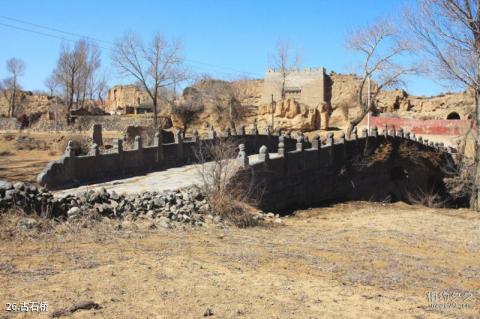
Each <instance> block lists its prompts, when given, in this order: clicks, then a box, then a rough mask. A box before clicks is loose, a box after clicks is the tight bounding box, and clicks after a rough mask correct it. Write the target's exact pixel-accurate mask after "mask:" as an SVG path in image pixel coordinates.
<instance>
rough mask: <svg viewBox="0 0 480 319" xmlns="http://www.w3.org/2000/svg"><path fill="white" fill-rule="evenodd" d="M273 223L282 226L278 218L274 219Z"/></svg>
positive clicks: (281, 221)
mask: <svg viewBox="0 0 480 319" xmlns="http://www.w3.org/2000/svg"><path fill="white" fill-rule="evenodd" d="M273 222H274V223H275V224H277V225H281V224H283V220H282V219H281V218H278V217H277V218H275V220H274V221H273Z"/></svg>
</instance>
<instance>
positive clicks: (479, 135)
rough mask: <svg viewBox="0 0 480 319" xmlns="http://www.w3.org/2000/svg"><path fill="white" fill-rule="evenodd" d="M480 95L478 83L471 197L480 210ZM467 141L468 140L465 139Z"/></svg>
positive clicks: (474, 206)
mask: <svg viewBox="0 0 480 319" xmlns="http://www.w3.org/2000/svg"><path fill="white" fill-rule="evenodd" d="M477 68H478V71H477V73H479V71H480V56H479V57H478V58H477ZM479 80H480V73H479V74H477V83H480V82H478V81H479ZM479 97H480V87H479V86H478V84H477V87H476V88H475V119H474V121H475V122H474V125H473V127H474V132H475V150H474V154H475V155H474V158H473V161H474V170H475V171H474V176H475V183H474V189H473V190H472V195H471V198H470V208H472V209H474V210H476V211H480V203H479V200H480V188H479V187H478V185H480V167H479V165H480V131H479V127H478V123H480V106H479V101H478V100H479ZM465 142H466V141H465Z"/></svg>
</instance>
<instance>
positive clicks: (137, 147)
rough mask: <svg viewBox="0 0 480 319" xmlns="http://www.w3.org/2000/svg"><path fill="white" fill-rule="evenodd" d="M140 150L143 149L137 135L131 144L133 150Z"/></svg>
mask: <svg viewBox="0 0 480 319" xmlns="http://www.w3.org/2000/svg"><path fill="white" fill-rule="evenodd" d="M142 148H143V145H142V138H141V137H140V136H139V135H137V136H135V141H134V142H133V149H135V150H141V149H142Z"/></svg>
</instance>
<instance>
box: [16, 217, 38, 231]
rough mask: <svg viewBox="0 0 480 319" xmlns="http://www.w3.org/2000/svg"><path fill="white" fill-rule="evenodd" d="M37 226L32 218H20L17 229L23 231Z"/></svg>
mask: <svg viewBox="0 0 480 319" xmlns="http://www.w3.org/2000/svg"><path fill="white" fill-rule="evenodd" d="M36 224H37V221H36V220H35V219H33V218H22V219H20V220H19V221H18V224H17V225H18V227H20V228H23V229H32V228H33V227H35V225H36Z"/></svg>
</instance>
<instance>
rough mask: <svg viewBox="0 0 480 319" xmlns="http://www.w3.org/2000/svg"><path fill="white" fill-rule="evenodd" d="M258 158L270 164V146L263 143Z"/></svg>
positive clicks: (266, 164)
mask: <svg viewBox="0 0 480 319" xmlns="http://www.w3.org/2000/svg"><path fill="white" fill-rule="evenodd" d="M258 159H259V160H260V161H262V162H264V163H265V166H268V162H269V161H270V154H269V153H268V147H266V146H265V145H262V147H260V150H259V152H258Z"/></svg>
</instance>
